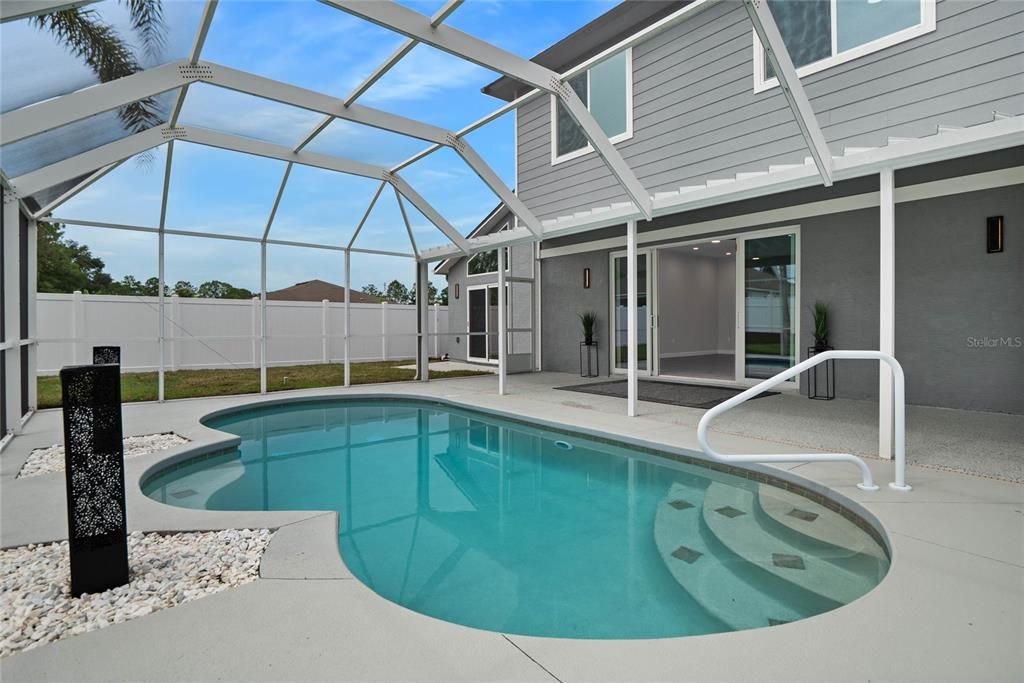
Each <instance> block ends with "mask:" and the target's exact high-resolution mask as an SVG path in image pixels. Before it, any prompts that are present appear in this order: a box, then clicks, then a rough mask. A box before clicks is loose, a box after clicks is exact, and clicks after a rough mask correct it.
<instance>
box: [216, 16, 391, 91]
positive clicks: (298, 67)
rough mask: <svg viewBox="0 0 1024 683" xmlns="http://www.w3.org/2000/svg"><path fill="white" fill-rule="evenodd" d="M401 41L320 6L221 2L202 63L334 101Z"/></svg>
mask: <svg viewBox="0 0 1024 683" xmlns="http://www.w3.org/2000/svg"><path fill="white" fill-rule="evenodd" d="M401 42H402V37H401V36H399V35H398V34H397V33H394V32H392V31H387V30H385V29H383V28H380V27H378V26H376V25H374V24H370V23H369V22H366V21H362V20H360V19H357V18H355V17H353V16H351V15H349V14H346V13H345V12H342V11H341V10H338V9H336V8H334V7H330V6H328V5H324V4H322V3H319V2H280V1H277V0H272V1H269V2H248V1H239V2H234V1H233V2H221V3H220V4H219V5H218V7H217V13H216V14H215V15H214V18H213V23H212V24H211V26H210V31H209V33H208V34H207V37H206V44H205V46H204V47H203V55H202V56H203V59H205V60H209V61H211V62H216V63H218V64H224V65H225V66H230V67H232V68H235V69H241V70H244V71H249V72H252V73H254V74H258V75H260V76H265V77H267V78H273V79H275V80H279V81H286V82H288V83H292V84H294V85H298V86H301V87H304V88H310V89H312V90H317V91H320V92H323V93H325V94H328V95H333V96H335V97H345V96H346V95H347V94H348V93H349V91H351V89H352V88H353V87H355V85H356V84H357V83H358V82H359V81H360V80H362V79H363V78H364V77H365V76H366V75H367V74H369V73H370V72H371V71H372V70H373V68H374V67H375V66H376V65H377V64H378V63H380V62H381V61H383V60H384V59H386V58H387V56H388V55H389V54H390V53H391V52H392V51H394V50H395V48H397V47H398V45H399V44H401Z"/></svg>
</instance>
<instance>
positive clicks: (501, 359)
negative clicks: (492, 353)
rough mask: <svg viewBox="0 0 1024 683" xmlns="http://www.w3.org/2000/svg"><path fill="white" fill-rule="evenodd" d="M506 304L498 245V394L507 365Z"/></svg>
mask: <svg viewBox="0 0 1024 683" xmlns="http://www.w3.org/2000/svg"><path fill="white" fill-rule="evenodd" d="M507 346H508V306H507V305H506V302H505V249H504V248H502V247H498V395H499V396H504V395H505V391H506V386H505V379H506V374H507V373H508V367H507V362H506V358H505V356H506V355H507V348H506V347H507Z"/></svg>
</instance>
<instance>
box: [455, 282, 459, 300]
mask: <svg viewBox="0 0 1024 683" xmlns="http://www.w3.org/2000/svg"><path fill="white" fill-rule="evenodd" d="M455 298H456V299H458V298H459V283H458V282H456V283H455Z"/></svg>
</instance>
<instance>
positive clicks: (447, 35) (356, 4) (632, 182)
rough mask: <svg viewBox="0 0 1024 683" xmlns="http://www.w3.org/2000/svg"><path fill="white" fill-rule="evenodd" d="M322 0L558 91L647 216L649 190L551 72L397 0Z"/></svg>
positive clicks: (531, 83)
mask: <svg viewBox="0 0 1024 683" xmlns="http://www.w3.org/2000/svg"><path fill="white" fill-rule="evenodd" d="M321 1H322V2H324V3H325V4H328V5H332V6H334V7H337V8H338V9H340V10H343V11H345V12H348V13H349V14H352V15H355V16H357V17H360V18H362V19H365V20H367V21H370V22H372V23H374V24H377V25H378V26H382V27H384V28H386V29H390V30H392V31H396V32H398V33H401V34H403V35H405V36H407V37H408V38H411V39H413V40H417V41H419V42H421V43H424V44H426V45H430V46H432V47H435V48H437V49H439V50H443V51H445V52H448V53H449V54H452V55H455V56H456V57H460V58H462V59H465V60H467V61H470V62H473V63H474V64H478V65H480V66H482V67H484V68H486V69H490V70H492V71H497V72H498V73H502V74H505V75H506V76H509V77H510V78H514V79H516V80H518V81H521V82H523V83H526V84H527V85H531V86H533V87H535V88H538V89H540V90H544V91H546V92H550V93H552V94H554V95H557V96H558V98H559V99H560V100H561V101H562V102H563V104H565V107H566V109H567V110H568V111H569V113H570V115H572V117H573V119H575V120H576V122H577V123H578V124H579V126H580V128H581V129H582V130H583V133H584V134H585V135H586V136H587V139H588V140H589V141H590V144H591V145H593V147H594V150H595V151H596V152H597V153H598V155H599V156H600V157H601V159H603V160H604V162H605V164H606V165H607V166H608V168H609V170H611V172H612V174H613V175H614V176H615V177H616V179H617V180H618V181H619V183H620V184H621V185H622V187H623V188H624V189H625V190H626V192H627V194H629V196H630V197H631V198H632V200H633V202H634V203H635V204H636V205H637V208H638V209H639V210H640V212H641V213H643V214H644V216H646V217H647V218H650V217H651V195H650V193H648V192H647V190H645V189H644V187H643V185H641V183H640V181H639V180H638V179H637V177H636V175H635V174H634V173H633V170H632V169H631V168H629V166H628V165H627V164H626V162H625V160H624V159H623V158H622V155H621V154H619V152H618V150H617V149H615V146H614V145H613V144H612V143H611V141H610V140H609V139H608V136H607V135H606V134H605V132H604V131H603V130H602V129H601V126H600V124H598V123H597V121H596V120H595V119H594V117H593V115H591V113H590V111H588V110H587V108H586V106H585V105H584V104H583V103H582V102H581V101H580V99H579V97H577V96H576V93H575V92H574V91H573V89H572V88H571V87H569V85H568V84H566V83H565V82H564V81H563V80H562V78H561V76H559V75H558V74H557V73H555V72H554V71H551V70H550V69H547V68H545V67H543V66H540V65H539V64H536V63H534V62H531V61H530V60H528V59H523V58H522V57H519V56H518V55H515V54H513V53H511V52H508V51H506V50H503V49H501V48H499V47H497V46H495V45H491V44H490V43H488V42H486V41H484V40H480V39H479V38H476V37H474V36H471V35H469V34H468V33H463V32H462V31H459V30H457V29H454V28H451V27H450V26H444V25H441V26H431V24H430V19H429V18H427V17H425V16H423V15H422V14H420V13H419V12H415V11H413V10H410V9H408V8H406V7H403V6H402V5H400V4H398V3H397V2H365V1H363V2H360V1H359V0H321Z"/></svg>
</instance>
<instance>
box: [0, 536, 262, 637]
mask: <svg viewBox="0 0 1024 683" xmlns="http://www.w3.org/2000/svg"><path fill="white" fill-rule="evenodd" d="M269 541H270V531H269V530H267V529H229V530H226V531H207V532H187V533H178V534H156V533H142V532H139V531H136V532H133V533H131V534H130V535H129V537H128V561H129V567H130V568H131V580H130V582H129V583H128V585H126V586H119V587H117V588H112V589H111V590H108V591H105V592H103V593H94V594H85V595H82V596H81V597H79V598H72V597H71V589H70V574H69V571H70V560H69V558H68V543H67V541H62V542H60V543H47V544H44V545H34V544H31V545H27V546H21V547H18V548H10V549H8V550H0V657H6V656H8V655H11V654H14V653H16V652H20V651H22V650H28V649H31V648H33V647H37V646H39V645H43V644H45V643H50V642H53V641H55V640H59V639H61V638H67V637H68V636H73V635H77V634H79V633H85V632H86V631H94V630H96V629H99V628H103V627H104V626H109V625H110V624H118V623H121V622H123V621H127V620H128V619H134V618H135V617H141V616H143V615H146V614H149V613H150V612H153V611H155V610H159V609H164V608H165V607H173V606H175V605H180V604H182V603H185V602H188V601H190V600H195V599H196V598H201V597H203V596H206V595H210V594H212V593H217V592H219V591H222V590H224V589H226V588H231V587H234V586H241V585H242V584H246V583H249V582H250V581H253V580H255V579H256V577H257V576H258V574H259V566H260V558H261V557H262V556H263V551H264V550H266V547H267V543H268V542H269Z"/></svg>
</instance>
